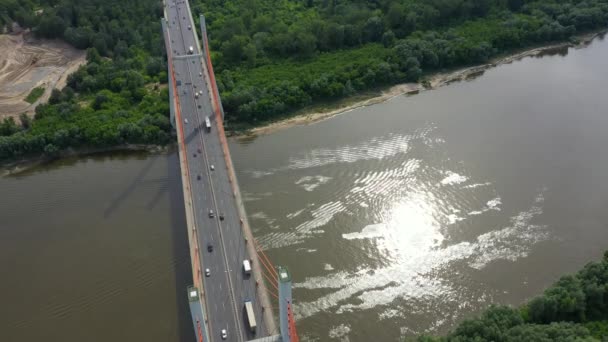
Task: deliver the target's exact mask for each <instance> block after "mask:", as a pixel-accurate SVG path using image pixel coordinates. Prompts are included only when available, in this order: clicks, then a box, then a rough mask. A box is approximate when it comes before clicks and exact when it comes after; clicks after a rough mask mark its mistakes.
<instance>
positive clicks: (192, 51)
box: [188, 45, 194, 55]
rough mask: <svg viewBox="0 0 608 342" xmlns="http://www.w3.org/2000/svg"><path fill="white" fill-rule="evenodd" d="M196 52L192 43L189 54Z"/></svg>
mask: <svg viewBox="0 0 608 342" xmlns="http://www.w3.org/2000/svg"><path fill="white" fill-rule="evenodd" d="M193 53H194V48H193V47H192V45H190V47H189V48H188V54H189V55H191V54H193Z"/></svg>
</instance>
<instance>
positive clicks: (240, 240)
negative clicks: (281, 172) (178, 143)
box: [206, 132, 262, 336]
mask: <svg viewBox="0 0 608 342" xmlns="http://www.w3.org/2000/svg"><path fill="white" fill-rule="evenodd" d="M207 136H208V138H206V145H208V146H209V149H213V150H214V152H215V153H213V154H212V155H213V157H214V158H215V159H216V160H215V163H217V164H218V165H222V167H221V168H216V172H215V173H214V174H215V176H216V179H217V180H216V181H214V184H216V185H219V187H220V188H221V189H220V191H218V192H219V193H221V196H222V198H221V200H220V201H223V202H224V209H225V222H226V224H225V226H227V229H226V230H224V234H225V235H224V240H225V241H230V242H229V244H230V246H231V247H230V248H231V250H233V251H237V253H234V254H233V257H232V258H231V259H230V260H229V263H230V264H231V267H234V268H235V269H236V268H238V270H239V271H238V272H235V273H234V274H236V278H237V280H238V281H236V282H234V286H235V291H236V293H238V295H239V297H240V298H239V299H240V304H241V305H244V301H245V300H252V302H253V303H256V304H257V303H259V301H258V300H257V296H256V292H255V280H253V279H252V277H251V276H247V275H245V274H244V272H243V270H242V262H243V260H245V259H251V258H250V257H249V256H248V253H247V249H246V245H245V242H244V236H243V235H242V230H241V226H240V216H239V212H238V208H237V204H236V200H235V198H234V194H233V191H232V186H231V184H230V182H229V178H228V177H229V176H228V170H227V165H226V163H225V159H224V153H223V148H222V145H221V141H220V136H219V132H212V133H211V134H208V135H207ZM219 196H220V195H216V197H219ZM253 266H254V267H258V265H253ZM256 309H258V310H256V311H258V312H259V314H258V317H259V318H260V319H261V307H260V306H259V304H257V308H256ZM260 319H259V320H260ZM244 331H245V333H246V334H247V336H250V333H249V332H248V329H246V327H245V330H244ZM260 331H262V330H260Z"/></svg>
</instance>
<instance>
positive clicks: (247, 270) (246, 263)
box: [243, 260, 251, 274]
mask: <svg viewBox="0 0 608 342" xmlns="http://www.w3.org/2000/svg"><path fill="white" fill-rule="evenodd" d="M243 272H245V274H251V263H250V262H249V260H243Z"/></svg>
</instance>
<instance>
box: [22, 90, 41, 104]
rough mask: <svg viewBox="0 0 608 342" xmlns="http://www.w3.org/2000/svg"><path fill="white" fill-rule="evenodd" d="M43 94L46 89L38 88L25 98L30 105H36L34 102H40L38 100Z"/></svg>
mask: <svg viewBox="0 0 608 342" xmlns="http://www.w3.org/2000/svg"><path fill="white" fill-rule="evenodd" d="M42 94H44V88H42V87H36V88H34V89H32V91H31V92H30V94H29V95H28V96H27V97H26V98H25V101H26V102H28V103H34V102H36V101H38V99H39V98H40V96H42Z"/></svg>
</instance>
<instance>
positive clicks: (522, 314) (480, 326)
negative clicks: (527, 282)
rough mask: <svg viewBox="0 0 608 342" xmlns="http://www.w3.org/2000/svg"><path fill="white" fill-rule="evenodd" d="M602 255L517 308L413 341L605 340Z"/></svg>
mask: <svg viewBox="0 0 608 342" xmlns="http://www.w3.org/2000/svg"><path fill="white" fill-rule="evenodd" d="M607 305H608V252H606V253H605V254H604V257H603V259H602V260H601V261H600V262H594V263H589V264H587V265H586V266H585V267H584V268H583V269H582V270H581V271H579V272H578V273H576V274H575V275H567V276H564V277H562V278H561V279H559V280H558V281H557V282H556V283H555V284H554V285H553V286H551V287H549V288H548V289H547V290H546V291H545V292H544V294H543V295H541V296H538V297H536V298H534V299H532V300H531V301H529V302H528V303H526V304H524V305H523V306H522V307H520V308H518V309H514V308H510V307H507V306H493V307H490V308H489V309H487V310H486V311H484V312H483V313H482V314H481V315H480V316H479V317H477V318H472V319H467V320H465V321H463V322H462V323H460V324H459V325H458V326H457V327H456V328H455V329H454V330H453V331H452V332H451V333H449V334H448V335H446V336H443V337H432V336H420V337H417V338H415V339H413V340H414V341H419V342H444V341H446V342H447V341H449V342H460V341H463V342H464V341H478V342H483V341H488V342H489V341H494V342H516V341H535V342H537V341H540V342H544V341H546V342H550V341H562V342H567V341H581V342H582V341H604V340H605V338H606V337H608V306H607Z"/></svg>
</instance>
